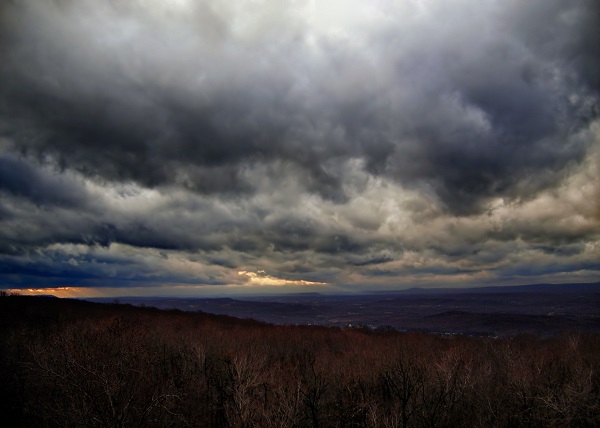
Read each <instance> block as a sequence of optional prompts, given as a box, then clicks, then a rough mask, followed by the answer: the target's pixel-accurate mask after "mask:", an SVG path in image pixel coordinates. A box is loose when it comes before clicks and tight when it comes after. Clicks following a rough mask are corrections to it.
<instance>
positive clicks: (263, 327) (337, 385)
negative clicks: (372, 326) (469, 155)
mask: <svg viewBox="0 0 600 428" xmlns="http://www.w3.org/2000/svg"><path fill="white" fill-rule="evenodd" d="M0 370H1V373H0V410H1V411H2V413H1V414H2V420H3V426H10V427H13V426H14V427H31V426H36V427H96V426H97V427H168V426H174V427H185V426H191V427H229V426H231V427H437V426H439V427H452V426H457V427H462V426H473V427H492V426H500V427H508V426H510V427H517V426H524V427H525V426H527V427H535V426H544V427H547V426H556V427H568V426H573V427H588V426H589V427H593V426H599V425H600V405H599V403H600V374H599V373H600V336H599V335H597V334H583V333H577V332H565V333H562V334H560V335H556V336H554V337H551V338H538V337H535V336H519V337H514V338H503V339H492V338H486V337H477V338H474V337H464V336H452V337H441V336H436V335H432V334H426V333H400V332H394V331H386V332H381V331H380V332H377V331H361V330H355V329H338V328H325V327H315V326H273V325H267V324H262V323H259V322H256V321H251V320H240V319H236V318H230V317H226V316H215V315H208V314H204V313H185V312H180V311H160V310H156V309H151V308H138V307H134V306H130V305H118V304H97V303H90V302H82V301H76V300H66V299H56V298H49V297H48V298H42V297H23V296H2V297H0Z"/></svg>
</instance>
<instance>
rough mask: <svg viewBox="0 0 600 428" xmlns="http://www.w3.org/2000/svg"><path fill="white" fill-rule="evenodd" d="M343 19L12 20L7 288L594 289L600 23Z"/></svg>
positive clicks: (6, 42)
mask: <svg viewBox="0 0 600 428" xmlns="http://www.w3.org/2000/svg"><path fill="white" fill-rule="evenodd" d="M336 4H337V3H336V2H331V3H329V4H328V5H325V4H324V3H323V2H306V3H303V2H290V3H282V2H276V1H264V2H262V3H260V4H258V3H257V4H254V3H252V4H251V2H228V1H225V2H223V1H220V2H216V1H215V2H211V1H197V2H193V1H185V0H180V1H176V2H163V1H160V0H147V1H144V2H136V1H126V0H123V1H121V0H120V1H91V0H89V1H88V0H83V1H73V0H51V1H47V2H39V1H33V0H14V1H9V2H4V3H3V4H2V6H0V8H1V10H0V57H1V58H2V61H1V63H0V144H1V145H2V147H1V150H0V195H1V196H2V200H1V201H0V223H2V224H1V225H2V228H1V231H0V238H1V241H0V253H1V254H4V255H5V257H8V258H10V260H11V261H10V263H9V262H8V260H9V259H6V260H5V261H6V263H9V264H7V266H15V267H14V268H10V269H12V270H10V269H9V268H6V269H9V270H10V272H9V270H5V271H3V273H2V275H3V276H4V277H5V278H8V277H10V278H13V279H14V278H15V275H17V276H18V274H19V269H21V272H22V275H23V277H27V278H33V277H35V276H36V275H37V276H43V272H44V271H46V272H48V276H49V277H58V278H62V279H61V280H65V281H66V279H65V278H76V279H73V280H69V281H67V282H68V283H69V284H72V283H74V282H77V281H81V282H85V281H84V279H85V278H88V279H89V281H92V282H93V281H95V279H94V278H102V276H103V275H104V276H107V277H111V275H113V274H112V273H110V272H109V271H106V270H103V269H104V268H102V269H100V270H97V269H96V268H97V266H96V264H94V263H91V262H90V261H89V260H87V259H86V258H85V257H86V256H85V254H87V253H85V248H94V249H95V250H94V251H95V252H97V253H103V252H105V253H107V254H110V256H111V257H113V256H114V254H113V252H114V251H118V252H119V254H120V255H119V257H123V263H117V262H116V261H115V259H113V258H109V261H106V262H105V265H106V266H112V265H115V266H117V265H118V266H121V264H122V265H123V266H124V267H119V268H118V269H117V270H116V271H115V272H117V271H118V272H126V271H127V270H128V269H137V271H138V272H139V275H138V276H136V275H133V279H132V280H131V281H137V280H142V279H144V278H146V279H147V280H148V281H150V282H152V281H159V279H157V278H162V280H163V282H165V283H168V282H177V281H179V282H186V281H190V280H191V279H190V278H195V279H196V280H197V281H198V282H199V283H205V284H221V283H230V284H238V283H241V282H243V281H241V279H240V278H239V277H238V276H237V274H236V270H240V271H251V270H253V269H254V270H255V271H256V270H259V269H261V266H263V267H265V268H268V269H270V270H269V275H274V277H277V278H283V279H286V280H289V281H294V280H301V279H305V280H310V281H315V282H339V283H344V284H358V283H360V281H361V280H362V279H364V278H368V277H369V278H370V277H388V276H393V275H397V276H398V277H411V278H416V279H418V278H417V276H419V275H424V274H425V273H428V274H429V275H438V276H440V277H444V275H448V276H452V275H455V276H456V277H459V276H460V275H463V274H464V275H470V274H472V273H476V272H480V273H481V272H502V271H503V269H506V272H507V275H509V276H511V277H513V276H514V275H513V274H512V273H508V272H509V270H510V269H509V268H508V267H507V266H508V264H507V263H508V262H506V255H507V254H510V253H511V252H515V251H516V252H518V253H520V254H522V255H523V257H524V258H525V259H527V260H529V258H528V257H532V258H535V257H538V254H539V253H542V254H543V255H544V257H548V258H544V260H543V262H540V265H539V269H538V270H539V271H543V269H544V266H546V265H548V264H551V263H553V261H554V260H563V261H564V263H566V264H569V266H582V267H581V269H579V270H581V271H588V270H589V269H590V266H591V263H590V262H589V260H593V258H594V255H595V254H596V253H597V252H598V251H599V250H598V245H597V242H598V219H599V218H600V214H599V213H600V203H598V202H597V201H598V199H599V195H600V193H599V192H598V190H597V188H596V187H594V184H593V183H591V184H590V182H589V180H590V179H591V180H592V181H593V180H595V179H597V174H598V173H597V171H598V161H597V156H598V154H597V153H598V136H599V135H600V132H598V124H597V118H598V112H599V102H598V101H599V96H600V81H599V80H598V79H599V78H598V75H599V74H598V72H597V70H598V69H599V66H600V52H599V47H598V43H597V40H598V39H600V34H599V31H600V30H598V29H599V28H600V11H599V9H600V8H598V7H597V5H596V4H595V2H594V1H589V0H576V1H571V2H563V1H559V0H552V1H541V0H540V1H538V0H535V1H531V2H527V3H526V4H524V3H523V2H518V1H508V2H498V1H492V0H488V1H482V2H474V1H467V0H463V1H459V2H456V3H454V4H447V3H446V2H442V1H440V2H437V1H434V2H403V3H402V4H396V3H393V2H375V3H372V2H369V3H368V2H361V1H355V2H352V3H351V5H345V6H344V7H342V6H341V5H337V6H336ZM336 8H337V9H336ZM586 183H587V184H586ZM544 210H546V211H544ZM550 211H553V212H554V214H552V213H548V212H550ZM546 213H548V214H546ZM561 216H562V218H563V219H566V220H562V221H561ZM515 243H518V244H515ZM586 245H587V246H586ZM53 246H58V247H57V248H62V247H61V246H67V247H68V246H75V247H72V248H77V250H76V251H75V250H74V251H75V252H74V253H73V254H71V253H68V254H63V250H60V251H59V250H57V249H56V248H55V247H53ZM65 248H66V247H65ZM69 248H71V247H69ZM552 248H555V250H553V249H552ZM145 250H147V251H148V252H147V253H144V254H143V255H140V254H138V253H137V252H136V251H142V252H143V251H145ZM157 251H158V252H160V251H162V252H164V255H160V254H159V253H157ZM131 252H134V253H135V254H136V255H135V257H134V256H133V255H132V254H129V253H131ZM36 254H37V255H36ZM126 254H129V255H126ZM132 257H133V259H132ZM137 257H139V259H138V258H137ZM169 257H171V258H170V259H169ZM415 257H416V258H415ZM419 257H420V258H419ZM38 258H39V259H38ZM134 259H135V260H136V261H132V260H134ZM413 259H414V260H413ZM464 259H468V260H471V261H472V263H466V262H464ZM575 259H577V260H575ZM65 260H66V262H65ZM70 260H72V263H70V264H69V263H68V262H69V261H70ZM165 260H167V261H168V263H167V262H165ZM186 260H187V261H186ZM531 260H533V259H531ZM536 260H537V259H536ZM38 261H39V262H38ZM63 262H65V263H66V264H67V265H68V266H62V264H64V263H63ZM80 262H81V263H80ZM155 262H156V263H158V265H160V266H162V268H163V269H164V270H165V272H167V273H164V274H161V273H159V272H158V271H156V270H155V269H153V268H152V267H151V266H152V264H153V263H155ZM61 263H62V264H61ZM476 265H477V266H476ZM57 266H59V267H57ZM61 266H62V267H61ZM98 266H104V265H98ZM63 269H67V270H63ZM536 269H537V268H536ZM570 269H571V268H565V269H564V271H565V272H567V271H569V270H570ZM538 270H536V272H537V271H538ZM559 270H560V268H559ZM75 272H77V274H76V273H75ZM86 272H87V273H86ZM98 272H99V273H98ZM203 272H204V273H203ZM515 272H516V271H515ZM388 273H389V274H388ZM78 275H81V276H78ZM86 275H87V276H86ZM119 275H121V274H120V273H119V274H117V273H114V275H113V276H112V277H114V278H115V280H117V279H118V278H117V277H118V276H119ZM482 275H483V274H482ZM501 276H502V274H501V273H500V274H498V275H497V277H498V278H501ZM84 277H85V278H84ZM361 278H362V279H361ZM13 279H11V281H12V280H13ZM28 281H29V279H28ZM8 282H10V281H8ZM8 282H6V281H5V283H8Z"/></svg>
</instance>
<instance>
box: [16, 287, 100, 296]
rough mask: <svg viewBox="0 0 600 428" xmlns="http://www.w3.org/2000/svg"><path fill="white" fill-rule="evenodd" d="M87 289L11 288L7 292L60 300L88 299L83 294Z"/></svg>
mask: <svg viewBox="0 0 600 428" xmlns="http://www.w3.org/2000/svg"><path fill="white" fill-rule="evenodd" d="M86 291H87V292H88V294H89V291H90V290H89V289H87V288H82V287H55V288H13V289H10V290H8V292H9V293H15V294H20V295H22V296H42V295H47V294H51V295H53V296H56V297H61V298H76V297H84V296H85V297H90V296H89V295H88V294H85V292H86Z"/></svg>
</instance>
